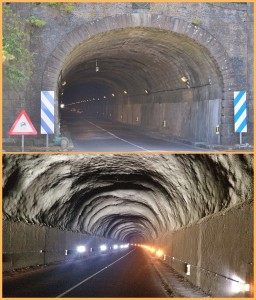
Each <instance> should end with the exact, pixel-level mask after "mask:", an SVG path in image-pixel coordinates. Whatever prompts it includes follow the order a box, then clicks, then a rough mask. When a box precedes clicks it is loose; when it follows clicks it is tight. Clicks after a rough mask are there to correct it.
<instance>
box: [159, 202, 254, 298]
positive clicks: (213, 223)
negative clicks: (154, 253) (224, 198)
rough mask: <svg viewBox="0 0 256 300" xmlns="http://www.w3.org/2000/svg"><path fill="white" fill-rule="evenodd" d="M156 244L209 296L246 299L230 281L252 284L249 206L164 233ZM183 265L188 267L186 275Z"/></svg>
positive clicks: (234, 283)
mask: <svg viewBox="0 0 256 300" xmlns="http://www.w3.org/2000/svg"><path fill="white" fill-rule="evenodd" d="M157 244H158V246H160V247H162V248H163V249H164V250H165V253H167V262H168V263H169V264H170V265H171V266H172V267H173V268H174V269H175V270H177V271H178V272H179V273H180V274H181V275H182V276H184V277H187V279H188V280H189V281H191V282H192V283H193V284H195V285H197V286H199V287H200V288H201V289H202V290H204V291H205V292H207V293H209V294H211V295H212V296H213V297H244V296H248V295H246V294H245V292H241V287H242V285H241V284H239V283H237V282H235V281H233V280H231V279H234V280H237V281H240V282H246V283H251V284H252V283H253V203H248V204H242V205H239V206H236V207H233V208H231V209H230V210H228V211H226V212H221V213H218V214H216V215H213V216H210V217H207V218H205V219H204V220H202V221H201V222H199V223H198V224H196V225H194V226H190V227H186V228H184V229H182V230H179V231H177V232H174V233H170V234H167V235H165V236H163V237H161V238H160V239H159V240H158V243H157ZM173 258H174V259H173ZM185 263H188V264H190V265H191V274H190V275H186V273H185V267H186V266H185Z"/></svg>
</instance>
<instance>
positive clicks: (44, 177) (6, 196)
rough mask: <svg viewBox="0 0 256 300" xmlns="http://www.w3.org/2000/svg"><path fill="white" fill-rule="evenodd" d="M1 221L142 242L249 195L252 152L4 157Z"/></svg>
mask: <svg viewBox="0 0 256 300" xmlns="http://www.w3.org/2000/svg"><path fill="white" fill-rule="evenodd" d="M3 165H4V173H3V174H4V175H3V216H4V218H6V219H11V220H18V221H23V222H28V223H29V224H39V225H47V226H51V227H56V228H62V229H65V230H71V231H74V232H82V233H89V234H92V235H97V236H103V237H106V238H110V239H117V240H120V241H125V242H147V241H150V240H155V239H157V238H158V237H159V236H161V235H163V234H164V233H166V232H172V231H175V230H178V229H179V228H182V227H184V226H187V225H189V224H193V223H195V222H197V221H198V220H200V219H202V218H204V217H206V216H209V215H211V214H215V213H218V212H220V211H224V210H225V209H227V208H229V207H232V206H234V205H236V204H238V203H242V202H244V201H251V200H252V156H250V155H247V156H246V155H159V156H152V155H113V154H112V155H96V156H95V155H30V156H22V155H15V156H8V155H4V161H3Z"/></svg>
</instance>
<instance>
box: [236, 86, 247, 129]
mask: <svg viewBox="0 0 256 300" xmlns="http://www.w3.org/2000/svg"><path fill="white" fill-rule="evenodd" d="M234 118H235V132H240V133H242V132H247V112H246V92H245V91H239V92H234Z"/></svg>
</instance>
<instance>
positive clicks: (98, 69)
mask: <svg viewBox="0 0 256 300" xmlns="http://www.w3.org/2000/svg"><path fill="white" fill-rule="evenodd" d="M99 71H100V67H98V64H97V59H96V72H99Z"/></svg>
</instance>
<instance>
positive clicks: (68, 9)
mask: <svg viewBox="0 0 256 300" xmlns="http://www.w3.org/2000/svg"><path fill="white" fill-rule="evenodd" d="M64 10H65V12H66V13H71V12H72V11H73V10H74V4H73V3H65V4H64Z"/></svg>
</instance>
